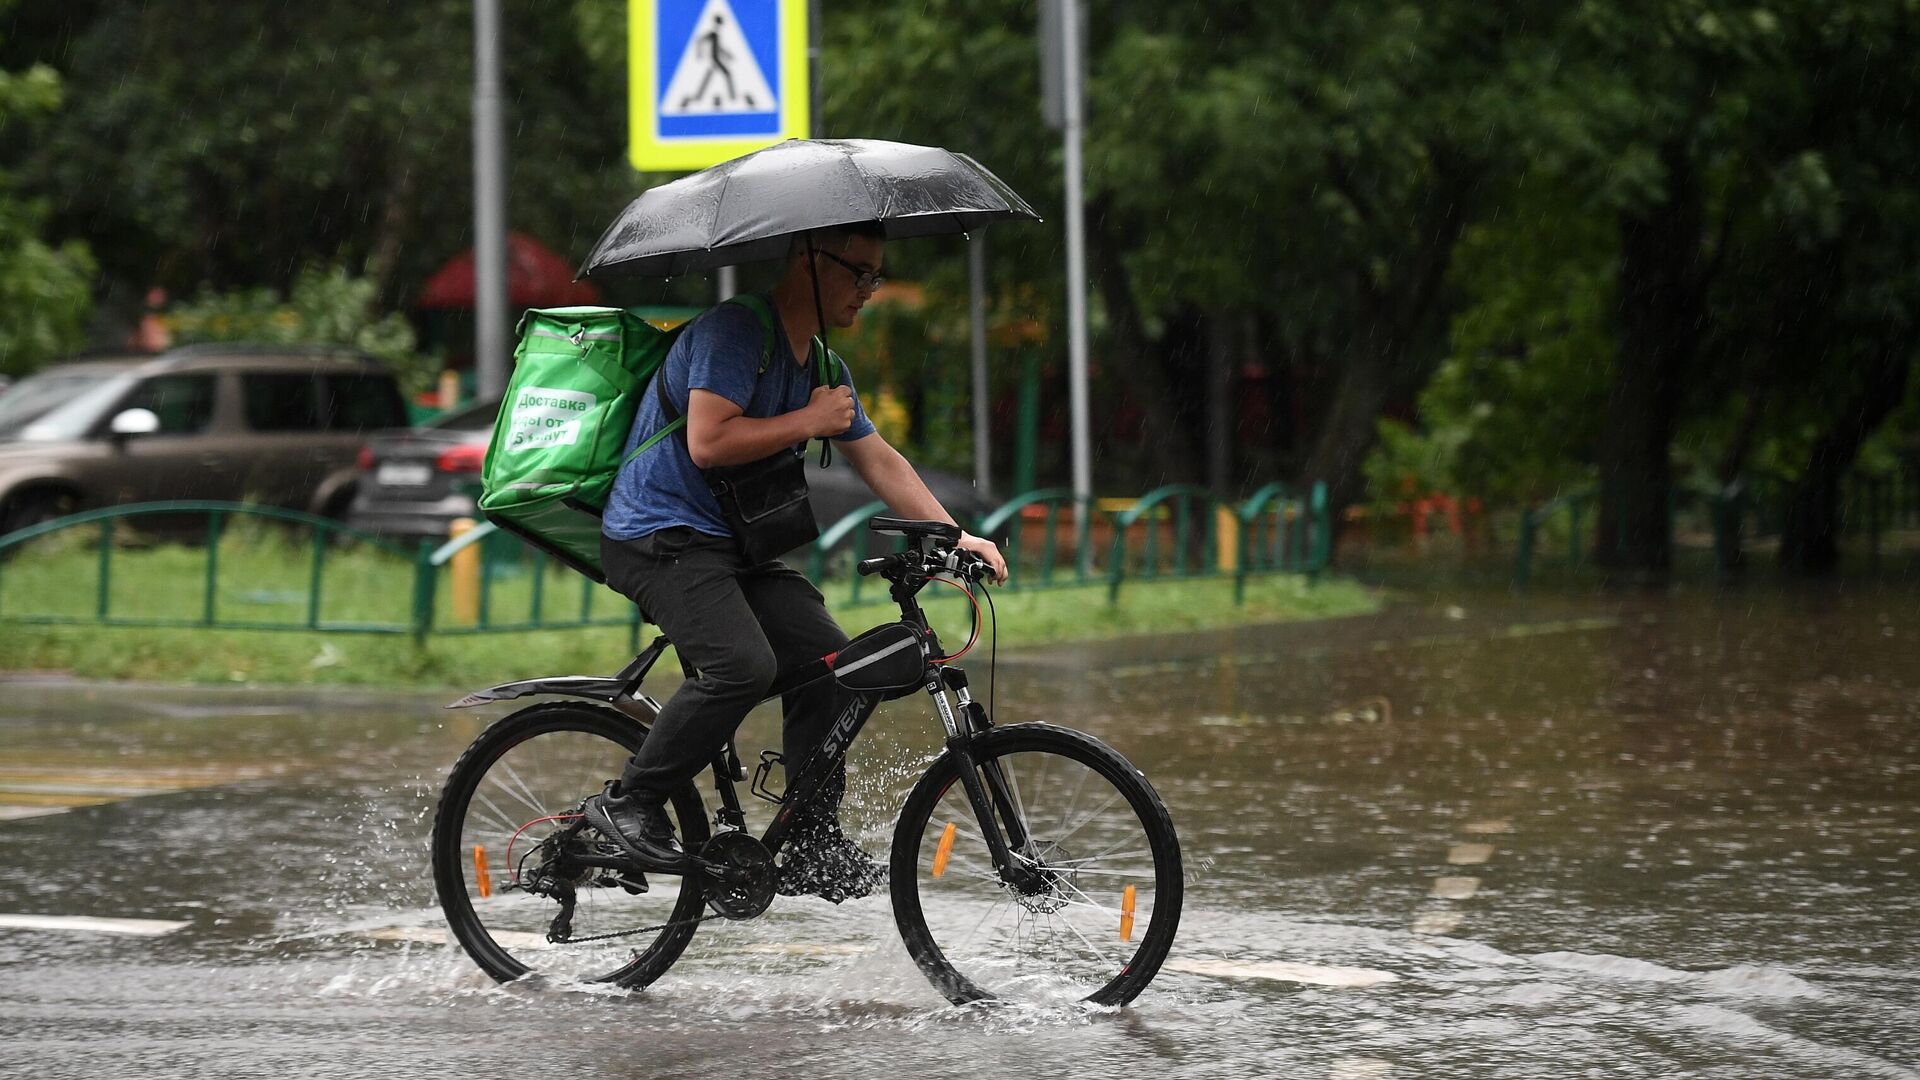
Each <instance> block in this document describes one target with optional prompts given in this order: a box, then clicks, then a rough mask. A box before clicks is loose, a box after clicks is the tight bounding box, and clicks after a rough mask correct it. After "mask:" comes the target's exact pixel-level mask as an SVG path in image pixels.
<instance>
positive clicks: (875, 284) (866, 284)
mask: <svg viewBox="0 0 1920 1080" xmlns="http://www.w3.org/2000/svg"><path fill="white" fill-rule="evenodd" d="M815 253H816V254H819V255H825V256H826V257H827V258H829V259H832V260H833V261H834V262H837V263H839V264H840V265H841V266H844V267H846V268H847V273H849V274H852V275H853V287H854V288H856V289H858V290H860V291H861V292H871V291H872V290H874V289H877V288H879V287H880V285H881V283H882V282H884V281H886V280H887V279H886V278H884V277H882V276H881V274H880V271H878V270H869V269H867V268H866V267H864V266H861V265H859V264H857V263H850V262H848V261H847V260H845V259H843V258H841V257H840V256H838V255H835V254H834V253H833V252H831V251H822V250H820V249H818V248H816V249H815Z"/></svg>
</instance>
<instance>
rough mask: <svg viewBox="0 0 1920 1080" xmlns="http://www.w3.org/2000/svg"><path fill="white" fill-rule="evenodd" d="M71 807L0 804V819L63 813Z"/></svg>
mask: <svg viewBox="0 0 1920 1080" xmlns="http://www.w3.org/2000/svg"><path fill="white" fill-rule="evenodd" d="M71 809H73V807H71V806H0V821H18V820H20V819H21V818H34V817H46V816H48V815H50V814H64V813H66V812H67V811H69V810H71Z"/></svg>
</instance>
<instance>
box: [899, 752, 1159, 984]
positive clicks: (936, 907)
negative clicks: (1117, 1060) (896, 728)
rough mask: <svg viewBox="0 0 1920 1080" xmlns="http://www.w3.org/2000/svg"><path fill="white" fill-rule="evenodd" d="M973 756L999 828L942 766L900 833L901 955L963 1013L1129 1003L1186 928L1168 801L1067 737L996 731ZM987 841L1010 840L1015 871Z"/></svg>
mask: <svg viewBox="0 0 1920 1080" xmlns="http://www.w3.org/2000/svg"><path fill="white" fill-rule="evenodd" d="M970 749H971V753H972V756H973V759H974V761H973V765H974V772H975V774H976V776H977V777H978V778H979V779H980V781H981V785H982V787H983V789H984V790H985V791H987V792H988V795H989V799H990V801H991V802H992V803H993V804H994V811H993V814H992V815H991V817H992V818H993V820H991V821H988V822H982V821H980V820H979V819H978V817H977V815H976V814H975V813H974V809H973V806H972V803H971V802H970V801H969V800H968V798H967V794H966V788H965V784H964V783H963V782H962V778H961V775H960V766H959V763H958V761H957V760H956V759H955V758H954V757H953V755H952V754H947V755H944V756H942V757H941V758H940V759H939V760H937V761H935V762H934V765H933V768H931V769H929V770H928V771H927V774H926V775H925V776H923V777H921V778H920V782H919V783H918V784H916V785H915V786H914V789H913V792H912V793H911V794H910V795H909V796H908V797H907V802H906V806H905V808H904V809H903V810H902V811H901V814H900V821H899V824H898V825H897V826H896V827H895V829H894V836H893V851H892V861H891V866H890V871H891V873H890V875H889V877H890V887H891V890H892V894H893V911H894V920H895V921H896V922H897V923H898V924H899V928H900V935H901V937H902V938H903V939H904V940H905V942H906V946H907V951H908V952H909V953H910V954H911V955H912V956H913V959H914V961H915V962H916V963H917V964H919V966H920V970H921V971H922V972H924V973H925V974H926V976H927V978H928V979H930V980H931V981H932V982H933V984H934V986H935V987H936V988H937V989H938V990H939V991H940V992H941V993H942V994H944V995H945V996H946V997H947V999H948V1000H949V1001H952V1002H954V1003H955V1004H966V1003H968V1002H973V1001H982V1000H989V999H1011V1000H1020V1001H1032V1002H1040V1003H1052V1002H1062V1001H1082V1000H1083V1001H1088V1002H1091V1003H1093V1004H1096V1005H1124V1004H1126V1003H1127V1002H1129V1001H1132V1000H1133V998H1134V997H1135V996H1136V995H1138V994H1139V993H1140V991H1141V990H1143V989H1144V988H1145V987H1146V985H1147V983H1148V982H1149V981H1151V980H1152V978H1153V976H1154V975H1155V974H1156V973H1157V972H1158V971H1159V970H1160V964H1161V961H1163V960H1165V959H1166V956H1167V950H1168V949H1169V948H1171V947H1172V945H1173V935H1174V930H1175V928H1176V926H1177V925H1178V924H1179V921H1180V900H1181V894H1182V887H1183V881H1182V877H1181V867H1180V844H1179V841H1178V839H1177V838H1176V837H1175V835H1174V829H1173V821H1172V819H1171V818H1169V817H1168V815H1167V810H1166V807H1165V806H1164V805H1163V804H1162V803H1161V801H1160V797H1159V796H1158V795H1157V794H1155V793H1154V790H1153V788H1152V787H1151V786H1150V785H1149V784H1148V783H1147V782H1146V779H1145V778H1144V777H1142V776H1141V775H1140V772H1139V770H1137V769H1135V768H1134V767H1133V766H1132V765H1131V764H1130V763H1128V761H1127V760H1126V759H1125V758H1123V757H1121V756H1120V754H1119V753H1117V752H1116V751H1114V750H1113V749H1112V748H1110V747H1108V746H1107V745H1106V744H1105V743H1102V742H1100V741H1099V740H1098V739H1095V738H1093V737H1092V736H1090V735H1086V734H1084V733H1082V732H1078V731H1073V730H1070V729H1067V728H1060V727H1053V726H1051V725H1045V724H1022V725H1019V726H1017V727H1007V728H999V729H996V730H995V731H993V732H991V733H990V734H988V735H986V736H985V737H984V738H981V739H979V740H976V741H975V742H974V743H973V744H972V746H971V748H970ZM986 829H995V830H998V831H999V832H1000V835H1001V836H1002V837H1003V838H1005V840H1006V842H1007V846H1008V848H1009V850H1010V852H1011V854H1012V860H1013V863H1014V866H1013V869H1012V872H1010V873H1003V872H1002V871H1001V870H999V869H997V868H996V867H995V866H994V864H993V857H992V855H991V853H990V850H989V848H988V845H987V840H986V833H985V830H986Z"/></svg>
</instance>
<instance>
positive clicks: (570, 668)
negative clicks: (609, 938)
mask: <svg viewBox="0 0 1920 1080" xmlns="http://www.w3.org/2000/svg"><path fill="white" fill-rule="evenodd" d="M96 541H97V533H96V532H94V531H93V530H89V529H76V530H74V533H73V534H62V535H60V536H56V537H51V538H48V540H47V541H44V542H41V543H39V544H37V545H35V547H33V548H32V549H30V550H27V551H23V552H21V553H20V554H19V555H18V556H17V557H14V558H8V559H6V560H5V561H4V562H0V671H14V672H20V671H60V672H69V673H72V674H75V675H80V676H87V677H95V678H111V679H139V680H159V681H166V682H188V683H210V682H247V683H288V684H338V685H369V686H395V687H398V686H416V687H432V686H440V687H466V688H472V687H477V686H482V685H487V684H490V683H494V682H503V681H506V680H509V679H515V678H530V677H533V676H535V675H546V674H580V673H586V674H604V673H611V672H613V671H614V670H616V669H618V668H619V666H620V665H621V664H622V663H624V662H625V661H626V660H627V659H628V658H629V657H631V656H632V650H631V647H630V641H631V635H630V631H629V630H628V629H627V628H626V627H625V626H624V625H620V626H600V627H588V628H582V629H561V630H532V629H527V630H507V631H499V632H492V633H479V634H474V633H467V634H461V633H436V634H434V635H432V636H430V637H429V638H428V640H427V641H426V642H425V643H424V644H419V645H416V644H415V642H414V640H413V639H412V637H411V636H409V635H405V634H363V633H316V632H311V631H307V630H300V629H292V630H256V629H221V628H217V627H215V628H199V627H115V626H100V625H71V626H61V625H38V624H31V623H16V622H12V621H9V617H15V618H17V617H25V616H32V615H41V616H48V615H63V616H72V617H77V618H85V619H91V617H92V615H93V613H94V612H95V610H96V605H97V604H98V602H99V593H100V590H99V582H100V571H99V564H100V559H99V554H98V550H97V542H96ZM313 566H314V545H313V543H312V542H311V539H310V538H309V537H307V536H305V535H303V534H302V533H297V532H296V533H288V532H286V531H284V530H280V529H277V528H274V527H271V526H256V525H248V526H246V527H240V526H236V527H235V529H234V530H232V531H231V532H229V533H228V534H227V535H226V536H225V537H224V538H223V540H222V542H221V544H220V547H219V551H218V573H217V575H216V577H215V583H214V605H215V606H214V612H215V617H216V619H217V620H219V621H226V622H242V621H243V622H249V623H273V624H275V625H284V626H290V627H299V626H303V625H304V624H305V623H306V621H307V619H308V618H309V615H310V612H309V609H308V600H307V596H308V583H309V582H310V581H311V580H312V574H313ZM108 578H109V580H108V589H107V598H108V605H109V611H110V612H111V613H112V614H113V615H115V616H118V617H125V618H149V619H173V620H183V621H186V620H197V619H199V618H201V616H202V615H203V613H204V611H205V604H206V593H207V588H206V582H207V573H206V550H205V549H204V548H202V547H186V546H180V545H175V544H152V543H140V542H136V543H133V544H131V545H126V546H116V548H115V549H114V551H113V553H112V559H111V567H110V570H109V575H108ZM536 578H537V579H538V580H539V581H540V583H541V588H540V594H541V595H540V601H541V602H540V614H541V617H542V618H543V619H544V620H546V621H548V622H550V623H551V622H556V621H562V620H577V619H578V618H579V617H580V615H581V612H582V606H583V602H584V604H585V605H586V607H587V611H588V614H589V615H590V616H591V617H592V618H593V619H596V620H609V621H618V620H623V619H624V618H625V617H626V614H627V612H628V611H630V610H631V609H630V607H629V606H628V605H627V604H626V602H625V601H624V600H622V599H621V598H620V597H618V596H616V595H614V594H613V593H611V592H609V591H607V590H606V589H604V588H602V587H600V586H592V587H591V588H583V587H582V579H581V578H580V577H579V576H578V575H575V574H573V573H572V572H571V571H567V570H565V569H562V568H557V567H548V568H546V569H545V570H544V572H541V573H538V574H536V572H535V571H534V570H533V568H532V567H530V566H529V565H527V564H526V563H525V562H522V561H517V560H512V559H507V560H503V561H502V562H501V563H500V564H497V565H496V566H495V569H494V571H493V572H492V573H491V575H490V579H491V585H490V586H489V589H488V612H489V614H490V616H491V618H492V621H493V622H494V623H496V624H497V623H502V622H524V621H527V620H528V619H529V617H530V615H531V613H532V612H533V610H534V606H533V601H534V599H535V588H534V582H535V580H536ZM320 582H321V602H320V605H319V608H318V611H317V615H318V617H319V618H320V619H321V620H322V621H333V622H342V623H381V624H393V625H405V624H406V623H407V621H408V613H409V612H410V610H411V602H412V593H413V568H412V566H411V565H410V564H409V563H407V562H406V561H404V560H401V559H397V558H395V557H393V556H392V555H391V554H389V553H386V552H382V551H379V550H376V549H372V548H369V547H367V546H365V545H358V544H344V545H336V546H330V547H328V548H327V549H326V550H325V552H324V553H323V554H322V556H321V562H320ZM450 591H451V590H450V589H449V588H448V587H447V582H446V581H445V580H442V581H441V583H440V587H439V588H438V590H437V592H436V615H435V619H436V625H437V626H439V627H442V628H452V627H455V626H457V625H458V624H457V622H456V621H455V619H454V616H453V610H452V601H451V597H450V595H449V593H450ZM825 592H826V596H827V601H828V605H829V607H830V608H831V609H832V610H833V612H834V615H835V617H836V618H838V619H839V620H840V622H841V624H842V625H843V626H845V627H846V628H847V629H848V631H849V632H850V633H857V632H859V631H860V630H863V629H866V628H867V627H869V626H873V625H876V624H878V623H881V622H885V621H889V620H891V619H895V618H898V609H896V608H895V607H893V605H892V604H891V603H890V602H888V601H887V600H886V598H885V595H886V594H885V590H884V587H879V588H876V587H875V583H873V582H867V583H865V586H864V588H863V590H862V595H861V597H860V603H859V604H857V605H856V604H854V603H852V602H851V597H850V592H851V589H850V586H849V585H848V584H847V583H845V582H840V583H832V584H829V585H828V586H827V587H826V589H825ZM875 601H878V602H877V603H876V602H875ZM994 601H995V604H996V606H997V608H998V611H999V626H1000V645H1001V647H1002V650H1003V652H1004V651H1005V650H1006V649H1016V648H1021V647H1032V646H1038V645H1051V644H1059V643H1063V642H1069V641H1085V640H1090V639H1101V638H1112V637H1120V636H1125V635H1130V634H1142V633H1177V632H1182V631H1190V630H1205V629H1212V628H1217V627H1227V626H1239V625H1247V624H1252V623H1265V622H1283V621H1292V620H1299V619H1314V618H1327V617H1335V616H1342V615H1352V614H1358V613H1362V612H1367V611H1372V610H1375V609H1376V608H1377V607H1378V601H1377V599H1376V597H1375V595H1374V594H1373V593H1372V592H1371V591H1369V590H1368V589H1367V588H1365V587H1363V586H1361V585H1358V584H1356V583H1354V582H1351V581H1348V580H1345V579H1341V578H1323V579H1321V580H1320V581H1318V582H1316V583H1308V582H1307V581H1305V580H1304V579H1302V578H1299V577H1294V576H1291V575H1281V576H1269V577H1260V578H1254V579H1252V580H1250V581H1249V582H1248V586H1247V594H1246V600H1245V603H1244V604H1241V605H1235V604H1234V602H1233V582H1232V580H1231V579H1229V578H1218V579H1199V580H1189V581H1130V582H1128V583H1127V585H1126V586H1125V588H1124V589H1123V590H1122V592H1121V596H1120V601H1119V603H1117V604H1109V603H1108V602H1107V597H1106V589H1105V585H1104V584H1100V585H1088V586H1080V587H1073V588H1062V589H1051V590H1044V591H1031V592H1029V591H1020V590H996V591H995V593H994ZM922 602H923V603H924V604H925V605H926V608H927V611H928V614H929V617H930V618H931V619H932V621H933V623H934V626H935V628H936V629H937V630H938V631H939V632H940V635H941V638H942V640H943V641H944V642H946V643H947V644H948V646H949V647H950V648H957V647H958V646H959V644H960V643H961V642H964V641H965V640H966V634H967V630H968V626H969V622H970V617H971V609H970V607H969V605H968V604H967V601H966V598H965V597H964V596H962V595H961V594H960V593H959V592H958V591H957V590H953V589H948V588H946V587H944V586H937V585H936V586H934V587H932V588H930V589H929V590H927V591H926V592H925V593H923V594H922ZM651 633H652V628H650V627H648V628H643V631H642V637H643V638H644V637H647V636H650V635H651ZM663 663H664V664H665V665H666V666H665V667H664V668H663V669H662V670H665V671H672V670H674V665H673V662H672V660H671V659H668V660H666V661H663Z"/></svg>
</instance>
